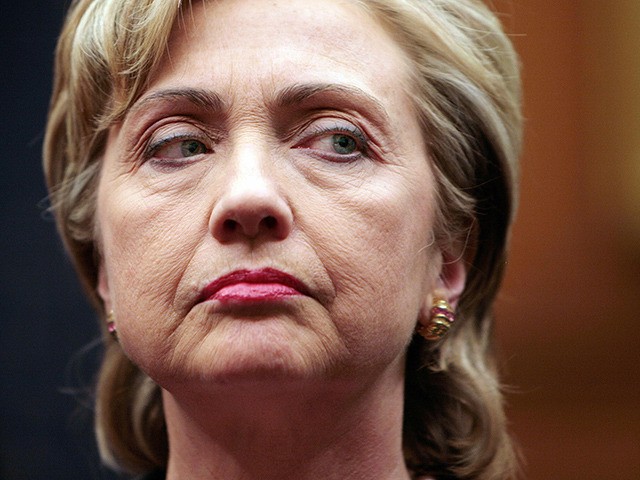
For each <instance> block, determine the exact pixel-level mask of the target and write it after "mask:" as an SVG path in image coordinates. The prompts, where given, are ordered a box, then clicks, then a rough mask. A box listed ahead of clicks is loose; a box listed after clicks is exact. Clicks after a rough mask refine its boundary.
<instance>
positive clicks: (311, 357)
mask: <svg viewBox="0 0 640 480" xmlns="http://www.w3.org/2000/svg"><path fill="white" fill-rule="evenodd" d="M183 346H185V347H186V348H184V349H182V348H181V346H180V345H178V346H176V347H175V350H174V355H173V359H174V361H173V362H172V365H171V366H167V365H164V367H162V364H156V370H158V371H154V372H149V373H150V376H152V378H154V379H155V380H156V382H157V383H159V384H160V385H161V386H163V387H164V388H166V389H167V390H172V388H173V387H172V386H178V385H180V386H184V387H190V386H191V387H193V386H195V385H196V384H200V385H201V386H215V387H216V388H220V387H222V386H224V387H231V388H233V387H243V388H244V387H250V386H255V385H260V386H262V387H266V386H269V387H270V388H280V387H281V386H283V385H286V384H295V383H299V382H301V383H305V382H308V381H310V380H314V381H317V380H319V379H320V378H322V377H325V378H326V377H329V376H331V370H332V368H330V367H329V366H330V365H331V363H332V362H330V361H329V359H330V358H332V357H331V354H332V353H331V352H330V351H327V348H326V347H325V346H324V345H323V343H322V342H320V341H319V339H318V338H317V337H316V336H314V333H313V332H312V331H310V330H309V329H307V328H305V327H302V326H300V325H296V324H292V323H291V322H288V321H286V320H282V319H261V320H259V321H251V320H243V321H234V322H230V323H229V324H221V325H219V327H218V328H216V329H214V330H212V331H210V332H209V333H208V334H207V335H206V336H205V337H204V338H202V339H200V341H199V342H198V344H197V345H193V344H192V343H191V342H186V343H185V344H183ZM180 350H182V351H180Z"/></svg>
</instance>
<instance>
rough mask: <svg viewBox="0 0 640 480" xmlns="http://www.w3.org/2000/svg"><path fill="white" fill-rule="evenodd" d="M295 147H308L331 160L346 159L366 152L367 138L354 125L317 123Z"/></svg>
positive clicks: (357, 156)
mask: <svg viewBox="0 0 640 480" xmlns="http://www.w3.org/2000/svg"><path fill="white" fill-rule="evenodd" d="M305 136H307V139H306V140H304V141H303V142H301V143H300V144H298V145H297V148H304V149H309V150H311V151H313V152H316V153H317V154H318V155H321V156H323V157H326V158H328V159H329V160H333V161H347V160H352V159H356V158H359V157H360V156H361V155H364V154H366V150H367V140H366V138H365V136H364V134H363V133H362V132H361V131H360V129H358V128H357V127H355V126H354V125H349V126H346V125H337V124H329V125H326V124H325V125H321V124H320V125H317V126H315V127H313V128H312V129H311V130H310V131H308V132H307V133H306V134H305Z"/></svg>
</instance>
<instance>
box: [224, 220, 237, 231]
mask: <svg viewBox="0 0 640 480" xmlns="http://www.w3.org/2000/svg"><path fill="white" fill-rule="evenodd" d="M237 225H238V222H236V221H235V220H233V219H230V218H228V219H226V220H225V221H224V223H223V224H222V226H223V228H224V230H226V231H227V232H233V231H235V229H236V226H237Z"/></svg>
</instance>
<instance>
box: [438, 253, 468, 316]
mask: <svg viewBox="0 0 640 480" xmlns="http://www.w3.org/2000/svg"><path fill="white" fill-rule="evenodd" d="M466 281H467V265H466V262H465V258H464V255H457V256H453V255H451V254H449V253H447V252H443V253H442V265H441V266H440V275H439V276H438V279H437V281H436V288H435V292H434V295H436V296H439V297H442V298H444V299H446V300H447V301H448V302H449V304H451V306H452V307H453V308H454V310H455V308H456V307H457V306H458V300H460V295H462V292H463V291H464V287H465V284H466Z"/></svg>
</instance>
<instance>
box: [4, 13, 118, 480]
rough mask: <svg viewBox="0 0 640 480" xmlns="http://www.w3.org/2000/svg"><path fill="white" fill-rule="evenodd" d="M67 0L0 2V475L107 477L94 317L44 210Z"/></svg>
mask: <svg viewBox="0 0 640 480" xmlns="http://www.w3.org/2000/svg"><path fill="white" fill-rule="evenodd" d="M67 4H68V2H67V1H63V0H46V1H42V0H39V1H38V0H27V1H20V2H9V1H4V2H3V3H2V7H1V10H0V12H1V15H0V22H1V26H0V49H1V50H0V58H1V62H2V63H1V70H0V78H1V79H2V93H1V95H2V102H1V103H0V105H1V106H0V109H1V110H0V111H1V116H0V122H1V130H0V131H1V134H0V161H1V165H2V174H1V175H0V195H1V198H2V204H1V205H2V207H1V209H0V212H1V213H0V215H1V217H0V225H1V228H2V234H1V236H0V256H1V258H2V273H3V278H2V287H1V288H2V292H1V294H0V298H1V303H0V305H1V307H0V308H1V312H0V479H2V480H18V479H29V480H32V479H35V480H38V479H43V480H44V479H47V480H55V479H83V480H84V479H108V478H113V477H111V476H109V475H107V473H106V472H105V471H104V470H103V469H101V468H100V467H99V466H98V465H99V462H98V460H97V454H96V449H95V442H94V441H93V434H92V433H91V427H92V410H91V409H92V406H91V402H90V400H89V396H88V390H87V387H88V385H90V383H91V380H92V377H93V375H94V370H95V365H96V358H98V355H99V351H98V349H97V348H95V347H94V348H90V346H89V345H90V344H91V342H92V341H93V340H94V339H95V338H97V336H98V328H97V323H96V316H95V314H94V313H93V311H92V310H91V308H90V307H89V306H88V304H87V302H86V301H85V300H84V297H83V295H82V293H81V291H80V289H79V286H78V284H77V282H76V279H75V276H74V273H73V269H72V267H71V265H70V263H69V261H68V260H67V259H66V256H65V254H64V252H63V249H62V246H61V243H60V241H59V240H58V239H57V236H56V232H55V225H54V223H53V220H52V219H51V218H50V215H47V214H46V208H45V207H46V201H45V197H46V191H45V187H44V181H43V179H42V173H41V171H42V169H41V148H42V138H43V132H44V126H45V121H46V112H47V106H48V102H49V94H50V91H51V77H52V75H51V69H52V62H53V51H54V45H55V39H56V37H57V34H58V32H59V30H60V28H61V25H62V17H63V12H64V11H65V9H66V5H67Z"/></svg>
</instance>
